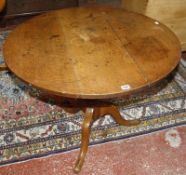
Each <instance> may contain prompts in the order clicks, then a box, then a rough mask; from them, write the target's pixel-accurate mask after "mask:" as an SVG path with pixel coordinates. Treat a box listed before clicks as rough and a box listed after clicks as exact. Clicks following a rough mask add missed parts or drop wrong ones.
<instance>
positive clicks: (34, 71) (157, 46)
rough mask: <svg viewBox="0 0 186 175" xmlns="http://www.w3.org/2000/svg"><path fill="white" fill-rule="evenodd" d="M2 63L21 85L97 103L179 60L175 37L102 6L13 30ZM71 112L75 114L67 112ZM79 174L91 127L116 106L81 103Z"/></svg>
mask: <svg viewBox="0 0 186 175" xmlns="http://www.w3.org/2000/svg"><path fill="white" fill-rule="evenodd" d="M3 52H4V57H5V66H7V67H8V69H9V70H10V71H12V72H13V73H14V74H15V75H16V76H18V77H19V78H20V79H22V80H23V81H25V82H27V83H29V84H31V85H33V86H35V87H38V88H40V89H42V90H46V91H47V92H49V93H54V94H56V95H59V96H61V97H65V98H66V97H67V98H70V99H81V100H87V99H88V100H98V101H99V100H103V99H111V98H116V97H125V96H129V95H130V94H134V93H136V92H137V91H140V90H144V89H145V88H148V87H150V86H152V85H154V84H155V83H156V82H158V81H160V80H161V79H162V78H164V77H166V76H167V75H168V74H169V73H170V72H171V71H172V70H173V69H174V68H175V67H176V65H177V64H178V62H179V58H180V55H181V48H180V43H179V41H178V39H177V38H176V36H175V35H174V34H173V33H172V32H171V31H170V30H169V29H168V28H167V27H166V26H164V25H162V24H160V23H159V22H158V21H155V20H153V19H150V18H147V17H145V16H142V15H139V14H135V13H131V12H126V11H124V10H121V9H114V8H105V7H88V8H71V9H64V10H57V11H52V12H49V13H46V14H43V15H40V16H38V17H35V18H33V19H31V20H29V21H28V22H25V23H24V24H22V25H20V26H18V27H17V28H16V29H15V30H14V31H13V32H12V33H11V34H10V36H9V37H8V38H7V40H6V42H5V44H4V48H3ZM66 110H67V111H69V112H76V111H77V109H76V108H74V109H71V110H68V109H66ZM83 111H84V112H85V116H84V122H83V125H82V141H81V149H80V154H79V157H78V160H77V163H76V166H75V169H74V170H75V172H79V171H80V170H81V167H82V165H83V162H84V158H85V155H86V152H87V148H88V144H89V133H90V127H91V125H92V123H93V122H94V121H95V120H96V119H98V118H99V117H102V116H104V115H105V114H111V115H112V116H113V118H114V119H115V120H116V122H117V123H119V124H122V125H128V126H130V125H135V124H138V123H139V121H137V120H133V121H127V120H125V119H124V118H123V117H122V116H120V113H119V111H118V109H117V107H116V106H109V105H108V106H107V105H103V106H91V107H90V106H89V105H88V104H87V106H85V107H84V108H83Z"/></svg>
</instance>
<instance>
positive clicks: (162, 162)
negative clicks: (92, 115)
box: [0, 126, 186, 175]
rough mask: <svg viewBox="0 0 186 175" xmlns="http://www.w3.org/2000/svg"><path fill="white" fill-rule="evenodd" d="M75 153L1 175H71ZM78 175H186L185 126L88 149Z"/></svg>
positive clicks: (3, 170)
mask: <svg viewBox="0 0 186 175" xmlns="http://www.w3.org/2000/svg"><path fill="white" fill-rule="evenodd" d="M77 155H78V150H75V151H71V152H68V153H62V154H56V155H52V156H48V157H43V158H39V159H35V160H30V161H27V162H22V163H19V164H13V165H9V166H4V167H1V168H0V175H72V174H74V173H73V170H72V168H73V166H74V163H75V160H76V158H77ZM80 175H186V126H182V127H177V128H172V129H167V130H164V131H160V132H156V133H152V134H148V135H145V136H139V137H135V138H132V139H127V140H119V141H115V142H109V143H105V144H101V145H97V146H91V147H90V148H89V151H88V154H87V158H86V162H85V164H84V167H83V169H82V172H81V173H80Z"/></svg>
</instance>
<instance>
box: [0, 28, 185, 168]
mask: <svg viewBox="0 0 186 175" xmlns="http://www.w3.org/2000/svg"><path fill="white" fill-rule="evenodd" d="M9 32H10V31H4V32H0V48H2V44H3V42H4V40H5V38H6V37H7V36H8V34H9ZM0 62H1V63H2V62H3V56H2V51H1V50H0ZM157 88H158V89H159V91H158V92H156V93H152V92H151V93H148V94H146V96H144V95H140V96H135V97H132V98H130V99H128V100H124V99H118V100H117V101H115V102H113V103H117V104H118V108H119V109H120V112H121V114H122V116H123V117H124V118H126V119H135V118H140V119H141V120H142V123H141V124H140V125H138V126H133V127H125V126H119V125H118V124H116V123H115V122H114V120H113V119H112V116H109V115H107V116H105V117H104V118H101V119H99V120H97V121H96V122H95V123H94V125H93V127H92V132H91V138H90V142H91V144H97V143H103V142H107V141H112V140H116V139H124V138H128V137H132V136H137V135H141V134H146V133H150V132H153V131H157V130H161V129H164V128H168V127H172V126H176V125H183V124H186V67H184V65H183V64H181V63H180V65H179V66H178V69H177V71H176V72H175V73H174V77H173V78H172V77H169V78H167V79H166V80H164V81H162V83H161V86H159V87H157ZM41 97H42V93H41V92H39V91H38V90H36V89H34V88H32V87H30V86H27V85H26V84H24V83H23V82H21V81H20V80H19V79H18V78H16V77H15V76H14V75H12V74H11V73H10V72H8V71H3V72H1V73H0V165H3V164H8V163H13V162H18V161H22V160H27V159H31V158H35V157H41V156H45V155H48V154H52V153H57V152H64V151H67V150H72V149H75V148H78V147H79V145H80V137H81V135H80V133H81V124H82V121H83V117H82V112H79V113H77V114H75V115H71V114H67V113H65V112H64V110H62V108H61V107H60V105H58V102H59V100H58V102H57V101H56V100H55V98H50V97H48V98H46V99H47V100H41V99H42V98H41Z"/></svg>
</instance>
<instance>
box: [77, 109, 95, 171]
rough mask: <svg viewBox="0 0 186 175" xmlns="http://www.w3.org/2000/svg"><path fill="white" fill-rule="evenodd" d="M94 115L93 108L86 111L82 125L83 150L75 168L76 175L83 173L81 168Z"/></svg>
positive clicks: (81, 149)
mask: <svg viewBox="0 0 186 175" xmlns="http://www.w3.org/2000/svg"><path fill="white" fill-rule="evenodd" d="M93 113H94V109H93V108H87V109H86V111H85V119H84V121H83V125H82V138H81V148H80V153H79V156H78V159H77V162H76V164H75V168H74V172H75V173H79V172H80V171H81V168H82V166H83V163H84V160H85V156H86V153H87V150H88V144H89V135H90V127H91V125H92V123H93Z"/></svg>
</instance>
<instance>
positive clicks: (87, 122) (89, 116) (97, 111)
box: [74, 106, 140, 173]
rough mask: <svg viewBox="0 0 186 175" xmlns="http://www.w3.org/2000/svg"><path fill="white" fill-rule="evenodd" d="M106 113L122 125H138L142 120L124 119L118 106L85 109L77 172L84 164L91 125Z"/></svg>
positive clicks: (76, 166)
mask: <svg viewBox="0 0 186 175" xmlns="http://www.w3.org/2000/svg"><path fill="white" fill-rule="evenodd" d="M106 114H110V115H112V117H113V118H114V120H115V121H116V122H117V123H118V124H120V125H125V126H132V125H138V124H139V123H140V120H125V119H123V117H122V116H121V115H120V112H119V110H118V108H117V107H116V106H109V107H108V106H107V107H95V108H87V109H86V110H85V118H84V121H83V125H82V138H81V147H80V153H79V156H78V160H77V162H76V164H75V168H74V172H75V173H79V172H80V171H81V168H82V166H83V163H84V160H85V156H86V153H87V150H88V144H89V136H90V128H91V125H92V124H93V122H94V121H95V120H97V119H98V118H100V117H103V116H104V115H106Z"/></svg>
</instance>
